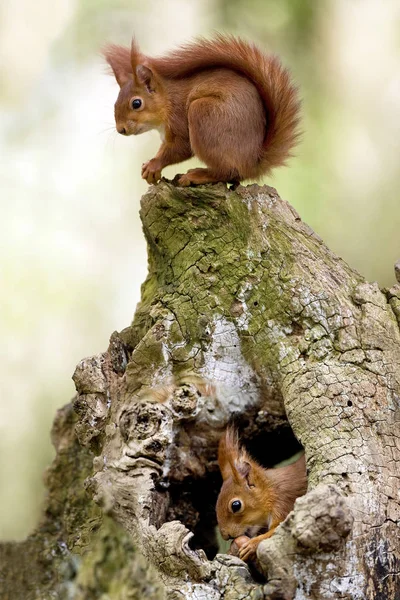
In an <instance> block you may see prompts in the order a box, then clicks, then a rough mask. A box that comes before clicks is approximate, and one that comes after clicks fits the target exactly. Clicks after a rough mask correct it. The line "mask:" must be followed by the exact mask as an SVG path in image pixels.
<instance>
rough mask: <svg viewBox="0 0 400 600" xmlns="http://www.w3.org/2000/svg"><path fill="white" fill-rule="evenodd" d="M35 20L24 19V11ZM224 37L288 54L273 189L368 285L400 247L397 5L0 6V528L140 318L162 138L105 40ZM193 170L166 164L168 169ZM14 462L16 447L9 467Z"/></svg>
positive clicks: (383, 274) (7, 524)
mask: <svg viewBox="0 0 400 600" xmlns="http://www.w3.org/2000/svg"><path fill="white" fill-rule="evenodd" d="M21 15H23V17H24V18H23V19H22V18H21ZM215 30H219V31H229V32H232V33H235V34H239V35H241V36H243V37H246V38H249V39H251V40H254V41H255V42H256V43H259V44H260V45H261V46H263V47H265V48H266V49H267V50H268V51H271V52H273V53H277V54H279V55H280V56H281V57H282V60H283V62H284V64H285V65H287V66H288V67H289V68H290V69H291V71H292V73H293V75H294V77H295V79H296V81H297V83H298V85H299V88H300V92H301V96H302V99H303V115H304V119H303V138H302V142H301V144H300V145H299V147H298V149H297V152H296V157H295V158H293V159H292V160H291V161H290V164H289V166H288V167H287V168H285V169H281V170H278V171H277V173H276V174H274V175H273V177H272V178H268V179H267V180H266V183H269V184H272V185H274V186H275V187H276V188H277V189H278V191H279V193H280V194H281V196H283V197H284V198H286V199H287V200H289V201H290V202H291V203H292V204H293V205H294V206H295V208H296V209H297V210H298V212H299V213H300V216H301V217H302V218H303V219H304V220H305V221H307V222H308V223H309V225H310V226H311V227H313V229H315V231H316V232H317V233H318V234H319V235H320V236H321V237H322V238H323V239H324V240H325V242H326V243H327V244H328V245H329V246H330V247H331V248H332V249H333V250H334V251H336V252H337V253H338V254H339V255H341V256H342V257H343V258H344V259H345V260H347V261H348V262H349V263H350V264H351V265H352V266H353V267H355V268H357V269H358V270H360V271H361V272H362V273H363V274H364V275H365V276H366V277H367V278H369V279H372V280H377V281H378V282H379V283H380V284H381V285H391V284H392V283H393V281H394V276H393V264H394V262H395V260H396V259H398V258H399V257H400V244H399V231H400V210H399V200H398V196H399V191H400V161H399V160H398V157H399V154H400V152H399V151H400V111H399V103H400V60H399V58H400V38H399V35H398V32H399V31H400V5H399V3H398V1H397V0H386V1H385V2H384V3H379V2H376V0H364V1H363V2H353V1H351V0H321V1H320V2H315V1H312V0H246V1H245V0H190V2H188V1H187V0H166V1H165V2H164V1H163V0H148V1H147V2H146V3H143V2H139V1H138V0H60V2H57V3H54V2H52V1H51V0H38V1H37V2H35V3H32V2H30V0H5V1H4V2H3V3H2V4H1V5H0V77H1V79H2V86H1V88H0V151H1V153H2V161H1V162H0V177H1V190H2V193H1V196H0V203H1V204H0V206H1V211H2V215H3V218H2V220H1V221H0V240H1V241H0V243H1V246H2V253H1V268H0V284H1V286H2V291H3V290H4V291H3V294H2V296H1V300H0V303H1V307H0V308H1V310H0V325H1V329H2V338H3V344H2V346H3V355H2V360H1V361H0V386H1V389H0V394H1V400H2V402H1V405H0V452H1V454H2V456H6V457H7V460H5V461H2V464H1V465H0V486H1V489H2V495H1V500H0V536H1V537H3V538H13V537H18V538H22V537H24V536H25V535H26V533H27V532H28V531H29V530H30V529H31V528H32V527H33V526H34V524H35V522H36V520H37V516H38V513H39V508H40V502H41V498H42V494H43V488H42V486H41V479H40V473H41V472H42V471H43V469H44V467H45V465H46V464H48V463H49V461H50V460H51V457H52V449H51V446H50V442H49V430H50V425H51V421H52V419H53V415H54V412H55V408H56V407H58V406H60V405H62V404H64V403H66V402H67V401H68V400H69V399H70V397H71V396H72V394H73V393H74V390H73V386H72V383H71V381H70V376H71V374H72V372H73V370H74V367H75V365H76V363H77V362H78V361H79V360H80V359H81V358H82V357H83V356H87V355H90V354H94V353H97V352H100V351H103V350H104V349H105V348H106V347H107V343H108V337H109V335H110V334H111V332H112V331H113V330H115V329H122V328H123V327H125V326H126V325H127V324H128V323H129V322H130V320H131V317H132V314H133V311H134V306H135V303H136V301H137V300H138V298H139V291H140V283H141V281H142V280H143V279H144V277H145V272H146V258H145V247H144V241H143V236H142V233H141V227H140V222H139V217H138V207H139V200H140V196H141V195H142V193H143V192H144V191H145V190H146V185H145V184H144V182H143V181H142V180H141V179H140V165H141V163H142V162H143V161H144V160H146V159H148V158H150V157H151V156H152V155H154V153H155V151H156V149H157V146H158V144H159V140H158V136H157V134H155V133H152V134H148V135H146V136H143V137H140V138H136V139H129V140H126V139H122V136H120V137H118V136H117V135H116V133H115V130H114V124H113V103H114V101H115V97H116V94H117V86H116V84H115V82H114V81H113V80H112V78H110V77H108V76H106V75H105V71H106V69H105V67H104V64H103V61H102V58H101V56H100V48H101V46H102V45H103V44H104V43H106V42H110V41H112V42H115V43H121V44H127V43H129V41H130V39H131V36H132V34H135V35H136V36H137V38H138V40H139V42H140V44H141V46H142V47H143V50H144V51H145V52H148V53H154V54H159V53H161V52H162V51H163V50H164V49H167V48H170V47H171V46H173V45H177V44H179V43H180V42H182V41H183V40H185V39H187V38H190V37H192V36H193V35H197V34H202V35H211V34H212V32H213V31H215ZM186 166H187V165H182V166H181V165H180V166H179V167H169V168H168V169H166V171H165V175H166V176H173V175H174V174H175V173H176V172H177V171H178V170H179V171H180V172H182V171H183V170H184V169H185V167H186ZM8 457H12V459H9V458H8Z"/></svg>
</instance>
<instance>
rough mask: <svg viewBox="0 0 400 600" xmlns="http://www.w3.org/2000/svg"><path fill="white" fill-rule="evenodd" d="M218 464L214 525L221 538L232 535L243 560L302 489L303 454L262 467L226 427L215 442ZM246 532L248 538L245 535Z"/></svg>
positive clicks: (251, 554) (304, 478)
mask: <svg viewBox="0 0 400 600" xmlns="http://www.w3.org/2000/svg"><path fill="white" fill-rule="evenodd" d="M218 464H219V467H220V470H221V474H222V479H223V483H222V488H221V491H220V493H219V496H218V500H217V507H216V510H217V521H218V527H219V529H220V532H221V535H222V537H223V538H224V539H225V540H228V539H231V538H234V539H235V542H236V545H237V547H238V549H239V557H240V558H241V559H242V560H246V561H247V560H249V559H251V558H254V557H255V554H256V550H257V547H258V544H259V543H260V542H261V541H262V540H265V539H267V538H269V537H271V536H272V535H273V533H274V531H275V529H276V528H277V527H278V525H279V523H281V522H282V521H284V519H286V517H287V515H288V514H289V513H290V511H291V510H292V509H293V506H294V503H295V500H296V498H298V497H299V496H302V495H303V494H305V493H306V491H307V475H306V463H305V457H304V454H303V455H302V456H300V458H298V459H297V460H296V462H294V463H292V464H290V465H287V466H285V467H278V468H275V469H265V468H264V467H262V466H261V465H259V464H258V463H257V462H256V461H255V460H254V459H253V458H251V456H250V455H249V454H248V453H247V452H246V450H245V449H244V448H242V447H241V446H240V445H239V440H238V434H237V432H236V431H235V430H234V429H233V428H231V427H228V429H227V430H226V431H225V433H224V435H223V436H222V438H221V440H220V443H219V449H218ZM260 531H263V533H261V534H260ZM257 533H258V534H259V535H257ZM246 534H249V535H250V538H248V539H245V535H246ZM251 535H256V537H252V538H251Z"/></svg>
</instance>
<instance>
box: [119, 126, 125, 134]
mask: <svg viewBox="0 0 400 600" xmlns="http://www.w3.org/2000/svg"><path fill="white" fill-rule="evenodd" d="M117 131H118V133H121V134H122V135H126V129H125V127H117Z"/></svg>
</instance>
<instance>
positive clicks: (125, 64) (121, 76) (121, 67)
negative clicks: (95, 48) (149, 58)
mask: <svg viewBox="0 0 400 600" xmlns="http://www.w3.org/2000/svg"><path fill="white" fill-rule="evenodd" d="M103 55H104V57H105V59H106V61H107V62H108V64H109V65H110V67H111V70H112V72H113V73H114V76H115V79H116V80H117V83H118V85H119V87H122V86H123V85H125V83H126V82H127V81H129V80H130V79H132V67H131V59H130V51H129V49H128V48H124V47H123V46H116V45H115V44H109V45H108V46H105V47H104V48H103Z"/></svg>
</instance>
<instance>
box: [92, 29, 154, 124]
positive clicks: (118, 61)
mask: <svg viewBox="0 0 400 600" xmlns="http://www.w3.org/2000/svg"><path fill="white" fill-rule="evenodd" d="M103 54H104V56H105V59H106V61H107V63H108V64H109V66H110V67H111V70H112V72H113V74H114V76H115V79H116V80H117V83H118V85H119V86H120V88H121V89H120V92H119V95H118V98H117V101H116V103H115V105H114V114H115V124H116V129H117V131H118V133H121V134H122V135H138V134H140V133H144V132H146V131H150V130H151V129H159V128H161V127H162V126H163V123H164V121H165V101H164V100H163V95H162V93H161V92H162V83H161V81H160V79H159V77H157V75H156V74H155V73H154V71H153V70H152V69H151V67H150V66H149V65H148V64H147V63H148V61H147V59H146V57H145V56H143V55H142V54H141V53H140V51H139V48H138V46H137V44H136V41H135V40H134V39H133V40H132V45H131V48H130V49H129V48H125V47H123V46H116V45H114V44H110V45H108V46H106V47H105V48H104V50H103Z"/></svg>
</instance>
